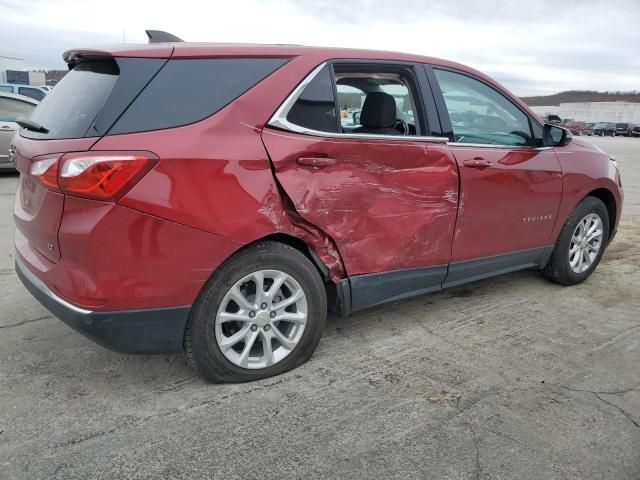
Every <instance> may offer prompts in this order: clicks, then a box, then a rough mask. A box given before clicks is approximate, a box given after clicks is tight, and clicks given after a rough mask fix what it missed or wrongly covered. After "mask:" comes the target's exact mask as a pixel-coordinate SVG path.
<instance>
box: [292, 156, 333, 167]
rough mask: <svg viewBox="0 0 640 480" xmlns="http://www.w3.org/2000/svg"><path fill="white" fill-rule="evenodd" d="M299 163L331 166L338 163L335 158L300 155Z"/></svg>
mask: <svg viewBox="0 0 640 480" xmlns="http://www.w3.org/2000/svg"><path fill="white" fill-rule="evenodd" d="M298 164H300V165H304V166H306V167H330V166H331V165H335V164H336V159H335V158H329V157H300V158H298Z"/></svg>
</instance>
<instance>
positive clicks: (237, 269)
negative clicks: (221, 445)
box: [184, 241, 327, 383]
mask: <svg viewBox="0 0 640 480" xmlns="http://www.w3.org/2000/svg"><path fill="white" fill-rule="evenodd" d="M326 314H327V300H326V294H325V289H324V284H323V282H322V279H321V278H320V275H319V274H318V271H317V269H316V268H315V266H314V265H313V263H311V261H310V260H309V259H308V258H307V257H306V256H305V255H304V254H302V253H301V252H299V251H298V250H296V249H295V248H293V247H291V246H289V245H286V244H282V243H279V242H273V241H263V242H260V243H257V244H255V245H252V246H250V247H247V248H245V249H243V250H241V251H240V252H238V253H237V254H235V255H234V256H233V257H231V258H230V259H229V260H227V261H226V262H225V263H224V264H223V265H222V266H221V267H220V268H219V269H218V270H217V271H216V273H215V274H214V275H213V277H212V278H211V279H210V280H209V281H208V282H207V284H206V285H205V286H204V288H203V290H202V292H201V293H200V295H199V296H198V299H197V300H196V302H195V303H194V305H193V307H192V310H191V313H190V316H189V321H188V323H187V329H186V332H185V341H184V343H185V352H186V356H187V361H188V363H189V364H190V365H191V366H193V367H194V368H195V369H196V370H197V371H199V372H200V373H201V374H202V375H203V376H204V377H205V378H207V379H208V380H209V381H211V382H214V383H232V382H233V383H235V382H249V381H253V380H260V379H263V378H268V377H272V376H274V375H279V374H281V373H284V372H287V371H289V370H291V369H293V368H295V367H297V366H299V365H301V364H303V363H304V362H306V361H307V360H308V359H309V358H310V357H311V355H312V354H313V352H314V350H315V349H316V347H317V345H318V343H319V342H320V337H321V336H322V331H323V329H324V325H325V320H326Z"/></svg>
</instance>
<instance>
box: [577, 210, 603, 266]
mask: <svg viewBox="0 0 640 480" xmlns="http://www.w3.org/2000/svg"><path fill="white" fill-rule="evenodd" d="M603 232H604V228H603V224H602V219H601V218H600V216H599V215H598V214H596V213H590V214H589V215H587V216H585V217H584V218H583V219H582V220H580V222H578V225H577V226H576V228H575V230H574V231H573V235H572V236H571V242H570V244H569V265H570V266H571V270H573V271H574V272H575V273H583V272H585V271H587V270H588V269H589V268H590V267H591V265H593V262H594V261H595V260H596V258H597V257H598V254H599V253H600V249H601V248H602V239H603Z"/></svg>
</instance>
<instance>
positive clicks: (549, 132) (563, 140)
mask: <svg viewBox="0 0 640 480" xmlns="http://www.w3.org/2000/svg"><path fill="white" fill-rule="evenodd" d="M571 138H572V137H571V132H570V131H569V130H567V129H566V128H562V127H559V126H558V125H552V124H550V123H545V124H544V128H543V129H542V140H543V143H544V146H545V147H564V146H565V145H568V144H569V143H570V142H571Z"/></svg>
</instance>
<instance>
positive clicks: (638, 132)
mask: <svg viewBox="0 0 640 480" xmlns="http://www.w3.org/2000/svg"><path fill="white" fill-rule="evenodd" d="M631 136H632V137H640V125H636V126H635V127H633V129H632V130H631Z"/></svg>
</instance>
